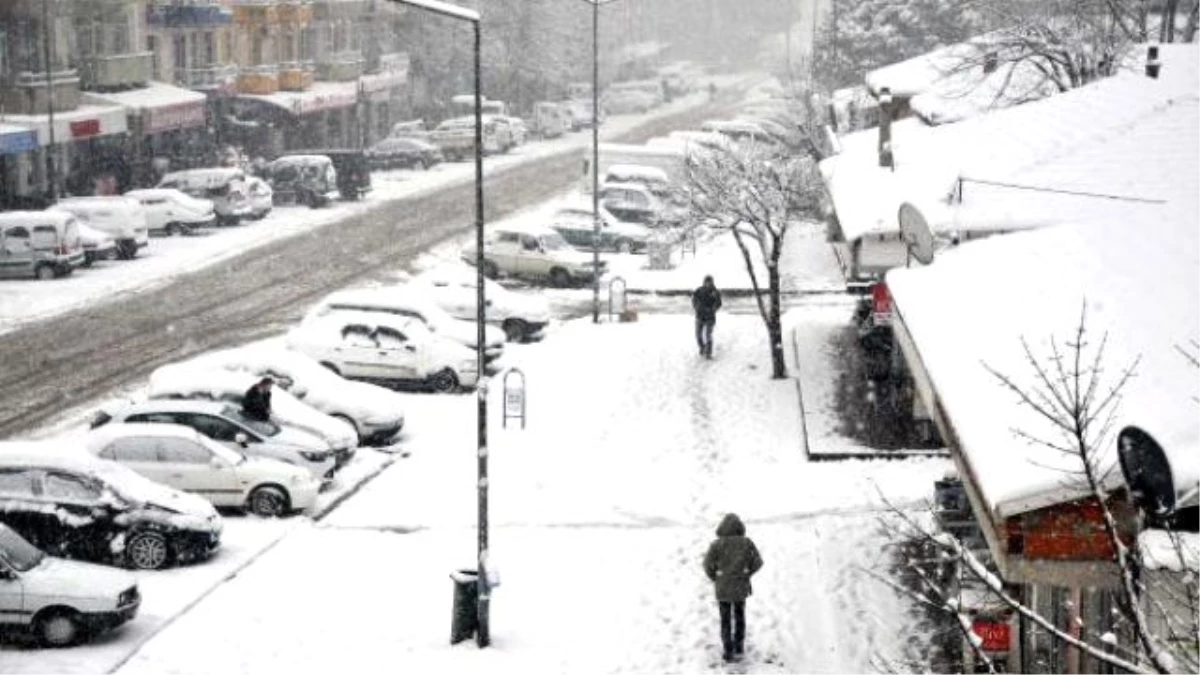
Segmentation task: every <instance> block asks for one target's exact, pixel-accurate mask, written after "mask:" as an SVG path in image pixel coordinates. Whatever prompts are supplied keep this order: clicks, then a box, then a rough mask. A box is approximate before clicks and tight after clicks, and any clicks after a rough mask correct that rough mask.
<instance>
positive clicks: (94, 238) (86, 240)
mask: <svg viewBox="0 0 1200 675" xmlns="http://www.w3.org/2000/svg"><path fill="white" fill-rule="evenodd" d="M79 243H81V244H83V266H84V267H91V266H92V263H94V262H96V261H97V260H109V259H111V258H115V257H117V240H116V239H113V238H112V236H110V235H109V234H108V233H107V232H101V231H100V230H97V229H96V228H94V227H89V226H87V225H85V224H83V223H79Z"/></svg>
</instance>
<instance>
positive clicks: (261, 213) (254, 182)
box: [246, 176, 275, 220]
mask: <svg viewBox="0 0 1200 675" xmlns="http://www.w3.org/2000/svg"><path fill="white" fill-rule="evenodd" d="M246 196H247V198H249V200H250V215H249V217H250V218H252V219H254V220H261V219H263V218H266V217H267V214H268V213H270V212H271V209H273V208H275V202H274V200H275V193H274V191H273V190H271V186H270V185H269V184H268V183H267V181H265V180H263V179H261V178H258V177H257V176H247V177H246Z"/></svg>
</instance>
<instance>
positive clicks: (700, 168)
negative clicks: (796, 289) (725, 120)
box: [684, 142, 825, 379]
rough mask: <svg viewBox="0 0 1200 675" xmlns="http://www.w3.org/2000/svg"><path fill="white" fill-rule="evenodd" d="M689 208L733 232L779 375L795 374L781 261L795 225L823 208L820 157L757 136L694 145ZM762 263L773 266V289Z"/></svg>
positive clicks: (770, 271) (774, 369)
mask: <svg viewBox="0 0 1200 675" xmlns="http://www.w3.org/2000/svg"><path fill="white" fill-rule="evenodd" d="M685 169H686V180H685V185H686V189H685V190H684V193H685V194H686V195H687V199H688V206H689V210H690V212H691V216H692V218H693V220H694V221H695V222H703V223H707V224H708V226H709V227H712V228H715V229H717V230H720V231H728V232H729V233H731V234H732V236H733V238H734V240H736V241H737V245H738V248H739V249H740V250H741V252H742V260H743V261H744V262H745V264H746V271H747V272H748V273H749V275H750V284H751V287H752V288H753V289H754V299H755V301H756V302H757V303H758V311H759V315H760V316H761V317H762V319H763V322H764V324H765V325H766V328H767V337H768V342H769V345H770V350H771V364H772V376H773V377H774V378H775V379H780V378H784V377H787V363H786V361H785V360H784V352H783V326H782V320H781V311H780V274H779V259H780V256H781V255H782V254H783V245H784V239H785V237H786V235H787V233H788V230H789V229H790V228H791V227H794V226H798V225H803V224H805V223H812V222H814V221H816V220H817V219H819V218H820V217H821V214H822V209H823V204H824V200H825V188H824V184H823V183H822V181H821V177H820V174H819V173H818V172H817V168H816V163H815V162H814V161H813V160H812V159H810V158H809V157H807V156H795V155H790V156H785V155H783V154H781V153H779V152H777V151H775V150H772V149H771V147H769V146H767V145H765V144H760V143H754V142H747V143H743V144H733V143H730V144H728V145H721V146H719V147H712V148H709V147H705V148H700V147H692V148H691V151H689V152H688V154H687V159H686V161H685ZM755 261H760V262H761V263H762V264H763V266H764V267H765V268H766V273H767V279H766V294H765V296H766V297H765V298H764V293H763V288H762V286H763V284H762V282H761V280H760V279H759V273H758V271H757V269H756V266H755Z"/></svg>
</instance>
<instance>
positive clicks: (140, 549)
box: [0, 441, 223, 570]
mask: <svg viewBox="0 0 1200 675" xmlns="http://www.w3.org/2000/svg"><path fill="white" fill-rule="evenodd" d="M67 443H68V442H67V441H35V442H9V443H0V505H2V506H0V523H3V524H5V525H7V526H9V527H11V528H12V529H13V530H15V531H16V532H17V534H19V535H21V536H22V537H24V538H25V539H28V540H29V542H30V543H32V544H33V545H34V546H37V547H38V548H40V549H42V550H43V551H46V552H47V553H49V554H50V555H55V556H61V557H64V558H77V559H81V560H90V561H93V562H103V563H116V564H123V565H127V566H129V567H134V568H137V569H146V570H154V569H161V568H163V567H166V566H168V565H171V564H173V563H181V562H185V561H189V560H201V559H204V558H207V557H208V556H210V555H211V554H212V552H213V551H215V550H216V549H217V547H218V546H219V545H220V542H221V529H222V527H223V523H222V521H221V517H220V516H219V515H217V512H216V510H214V509H213V506H212V504H209V503H208V502H206V501H204V500H203V499H200V498H199V497H196V496H195V495H189V494H186V493H184V492H180V491H178V490H174V489H171V488H169V487H167V486H165V485H159V484H158V483H155V482H153V481H150V480H147V479H146V478H143V477H142V476H139V475H138V474H136V473H134V472H133V471H130V470H129V469H127V468H125V467H123V466H121V465H120V464H117V463H115V462H109V461H105V460H102V459H98V458H96V457H92V456H90V455H88V454H87V453H85V452H81V451H79V450H78V449H76V448H73V447H71V446H69V445H67Z"/></svg>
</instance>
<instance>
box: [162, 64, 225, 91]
mask: <svg viewBox="0 0 1200 675" xmlns="http://www.w3.org/2000/svg"><path fill="white" fill-rule="evenodd" d="M176 78H177V79H178V81H179V85H180V86H182V87H187V88H188V89H198V90H201V91H208V90H213V91H219V90H226V89H233V88H234V86H235V85H236V83H237V80H238V69H237V66H235V65H233V64H213V65H209V66H201V67H198V68H184V69H182V70H177V71H176Z"/></svg>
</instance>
